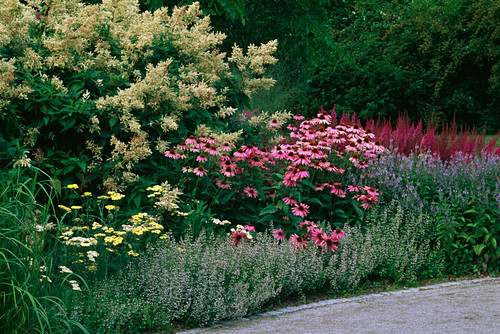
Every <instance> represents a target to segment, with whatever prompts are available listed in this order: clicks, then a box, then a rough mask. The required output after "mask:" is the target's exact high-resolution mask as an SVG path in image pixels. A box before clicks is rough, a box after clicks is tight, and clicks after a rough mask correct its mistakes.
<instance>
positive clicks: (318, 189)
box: [314, 183, 325, 191]
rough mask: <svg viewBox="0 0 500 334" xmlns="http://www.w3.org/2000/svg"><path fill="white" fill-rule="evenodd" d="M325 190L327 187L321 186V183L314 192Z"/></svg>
mask: <svg viewBox="0 0 500 334" xmlns="http://www.w3.org/2000/svg"><path fill="white" fill-rule="evenodd" d="M324 189H325V186H324V185H322V184H320V183H317V184H316V186H315V187H314V190H316V191H322V190H324Z"/></svg>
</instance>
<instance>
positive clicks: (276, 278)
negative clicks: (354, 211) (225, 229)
mask: <svg viewBox="0 0 500 334" xmlns="http://www.w3.org/2000/svg"><path fill="white" fill-rule="evenodd" d="M328 256H329V255H328V254H327V253H325V252H322V251H321V250H320V249H319V248H317V247H310V248H308V249H307V250H305V251H303V250H299V249H297V248H296V247H295V246H293V245H291V244H290V243H288V242H284V243H279V242H277V241H276V240H274V239H273V238H272V237H271V236H269V235H267V234H260V235H257V236H256V238H255V239H254V240H253V241H252V242H248V243H246V244H240V245H233V244H232V243H231V240H230V239H229V238H228V237H217V238H215V237H211V236H206V235H203V234H202V235H201V236H200V237H199V238H197V239H196V240H194V241H193V240H192V239H191V238H185V239H183V240H181V241H173V240H165V241H164V242H161V243H159V244H156V245H155V246H154V247H152V249H151V250H150V252H149V254H148V255H147V256H144V257H141V258H140V259H138V261H137V263H134V264H131V265H129V266H128V267H127V268H126V269H125V270H124V271H123V272H122V273H121V274H119V275H118V276H116V277H114V278H111V279H108V280H106V281H103V282H98V283H96V284H95V285H94V286H93V287H92V289H91V290H90V291H89V292H88V293H87V294H86V295H82V296H81V297H80V299H79V300H75V305H73V310H74V311H73V317H74V318H76V319H79V320H80V321H82V323H84V324H86V325H87V326H88V327H90V328H93V329H94V330H96V331H98V332H105V333H114V332H119V333H127V332H134V331H135V332H136V331H138V330H152V329H158V328H160V327H161V326H162V325H164V324H166V323H168V322H169V321H172V320H175V319H181V320H182V321H184V322H186V323H189V324H193V325H206V324H209V323H213V322H216V321H219V320H223V319H231V318H237V317H242V316H244V315H246V314H248V313H249V312H254V311H258V310H259V308H260V307H261V306H262V305H263V304H265V303H266V302H269V301H271V300H273V299H274V298H277V297H279V298H283V297H286V296H288V295H289V294H291V293H293V292H297V291H305V290H314V289H319V288H321V287H322V286H324V284H325V283H326V281H327V279H328V270H327V268H326V266H325V265H326V264H327V263H328V261H327V260H328Z"/></svg>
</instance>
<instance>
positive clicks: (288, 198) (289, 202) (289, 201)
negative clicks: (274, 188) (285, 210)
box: [283, 196, 297, 206]
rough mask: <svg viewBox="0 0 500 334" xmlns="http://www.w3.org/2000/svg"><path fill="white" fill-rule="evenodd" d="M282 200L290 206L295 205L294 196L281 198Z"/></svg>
mask: <svg viewBox="0 0 500 334" xmlns="http://www.w3.org/2000/svg"><path fill="white" fill-rule="evenodd" d="M283 202H285V204H286V205H290V206H292V205H297V201H296V200H295V198H293V196H290V197H285V198H283Z"/></svg>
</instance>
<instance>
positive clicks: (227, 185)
mask: <svg viewBox="0 0 500 334" xmlns="http://www.w3.org/2000/svg"><path fill="white" fill-rule="evenodd" d="M215 184H216V185H217V187H219V188H221V189H231V184H230V183H227V181H222V180H219V179H217V180H215Z"/></svg>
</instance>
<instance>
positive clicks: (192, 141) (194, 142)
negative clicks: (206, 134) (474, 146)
mask: <svg viewBox="0 0 500 334" xmlns="http://www.w3.org/2000/svg"><path fill="white" fill-rule="evenodd" d="M186 144H190V145H195V144H196V138H195V137H194V136H193V135H190V136H189V138H188V139H186Z"/></svg>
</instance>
